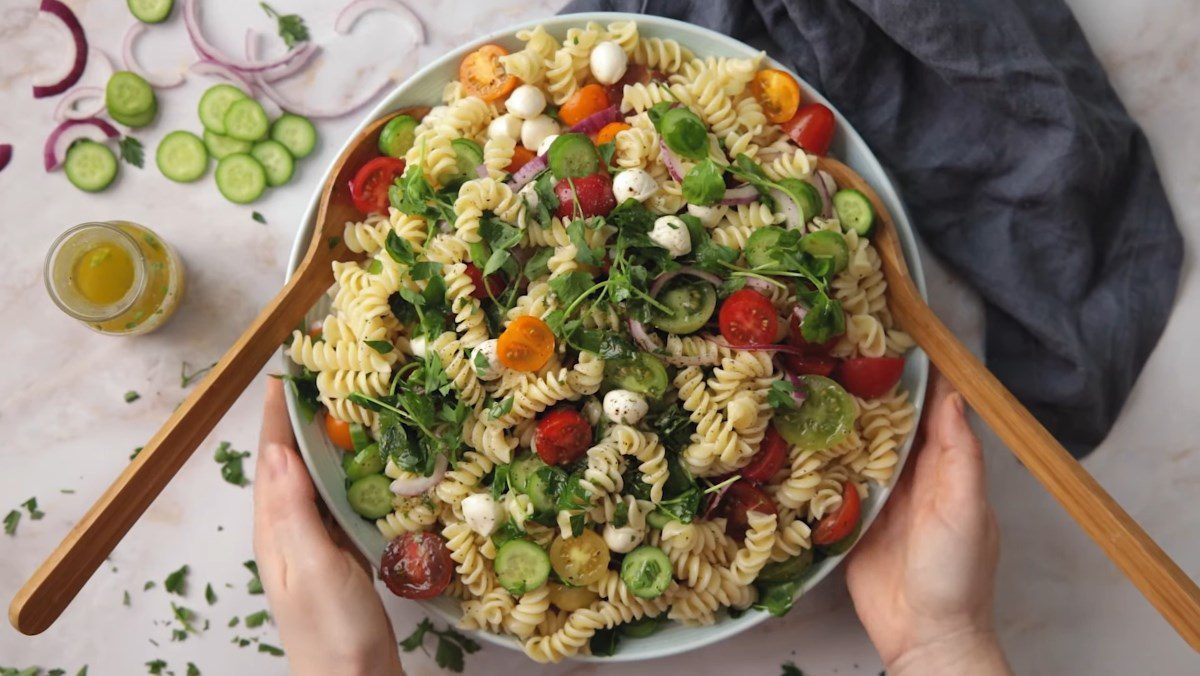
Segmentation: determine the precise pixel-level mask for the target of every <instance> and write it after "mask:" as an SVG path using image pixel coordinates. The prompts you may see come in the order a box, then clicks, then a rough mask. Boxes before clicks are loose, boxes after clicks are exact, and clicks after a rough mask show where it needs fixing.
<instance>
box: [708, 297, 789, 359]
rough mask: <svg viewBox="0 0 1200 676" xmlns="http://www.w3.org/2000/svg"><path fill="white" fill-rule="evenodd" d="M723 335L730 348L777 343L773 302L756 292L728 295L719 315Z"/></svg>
mask: <svg viewBox="0 0 1200 676" xmlns="http://www.w3.org/2000/svg"><path fill="white" fill-rule="evenodd" d="M717 324H718V325H719V326H720V327H721V335H722V336H723V337H724V338H725V340H726V341H728V342H729V344H730V345H734V346H744V345H754V344H768V343H773V342H775V336H776V334H777V333H778V332H779V317H777V316H776V315H775V306H773V305H771V301H770V299H768V298H767V297H766V296H764V295H762V294H761V293H759V292H757V291H755V290H754V289H740V290H738V291H734V292H733V293H731V294H729V297H728V298H726V299H725V302H724V303H721V311H720V312H719V313H718V315H717Z"/></svg>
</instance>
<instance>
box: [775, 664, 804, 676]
mask: <svg viewBox="0 0 1200 676" xmlns="http://www.w3.org/2000/svg"><path fill="white" fill-rule="evenodd" d="M782 669H783V672H782V673H781V674H780V676H804V672H803V671H800V668H799V667H797V666H796V663H795V662H784V663H783V667H782Z"/></svg>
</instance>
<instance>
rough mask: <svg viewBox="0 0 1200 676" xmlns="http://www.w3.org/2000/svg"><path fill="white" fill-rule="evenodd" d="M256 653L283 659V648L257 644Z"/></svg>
mask: <svg viewBox="0 0 1200 676" xmlns="http://www.w3.org/2000/svg"><path fill="white" fill-rule="evenodd" d="M258 652H260V653H267V654H268V655H274V656H275V657H283V648H277V647H275V646H273V645H271V644H269V643H259V644H258Z"/></svg>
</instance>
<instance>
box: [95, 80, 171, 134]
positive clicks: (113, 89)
mask: <svg viewBox="0 0 1200 676" xmlns="http://www.w3.org/2000/svg"><path fill="white" fill-rule="evenodd" d="M104 105H105V107H106V108H107V109H108V115H109V117H111V118H112V119H114V120H116V121H117V122H119V123H121V124H123V125H125V126H127V127H135V128H136V127H144V126H146V125H148V124H150V123H151V122H153V121H154V116H155V115H156V114H157V113H158V99H157V97H155V95H154V89H153V88H152V87H151V86H150V83H149V82H146V80H145V79H144V78H142V76H140V75H138V74H137V73H132V72H130V71H127V70H119V71H117V72H115V73H113V74H112V77H110V78H108V84H107V85H105V87H104Z"/></svg>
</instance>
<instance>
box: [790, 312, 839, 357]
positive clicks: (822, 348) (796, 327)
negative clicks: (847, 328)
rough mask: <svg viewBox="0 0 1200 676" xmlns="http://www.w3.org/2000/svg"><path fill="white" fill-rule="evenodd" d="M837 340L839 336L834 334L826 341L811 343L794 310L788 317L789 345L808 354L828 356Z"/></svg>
mask: <svg viewBox="0 0 1200 676" xmlns="http://www.w3.org/2000/svg"><path fill="white" fill-rule="evenodd" d="M837 341H838V338H837V336H834V337H832V338H830V339H829V340H827V341H825V342H824V343H810V342H808V341H807V340H805V339H804V332H803V331H801V330H800V320H799V319H797V318H796V313H795V312H793V313H792V314H791V315H790V316H789V318H788V337H787V342H788V345H791V346H792V347H794V348H796V349H798V350H800V351H802V352H804V354H806V355H817V356H822V357H824V356H827V355H828V354H829V351H830V350H832V349H833V346H834V345H835V344H837Z"/></svg>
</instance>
